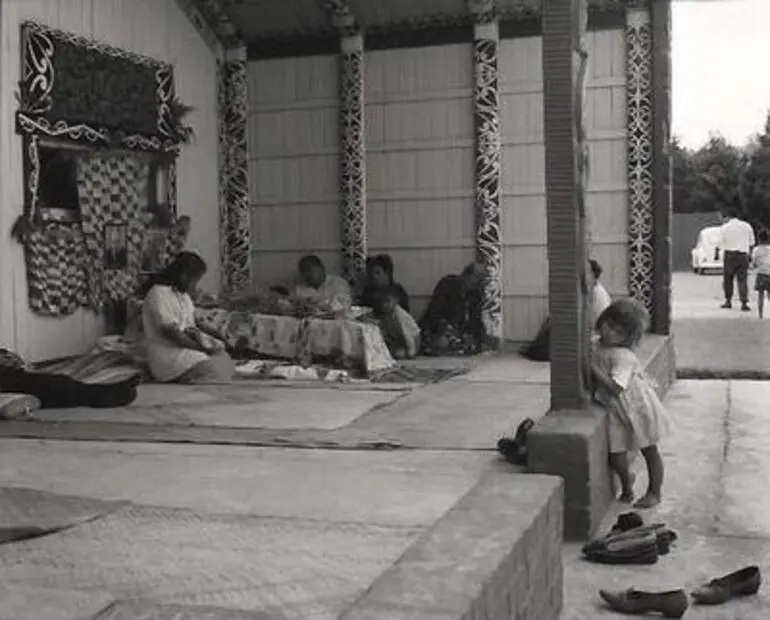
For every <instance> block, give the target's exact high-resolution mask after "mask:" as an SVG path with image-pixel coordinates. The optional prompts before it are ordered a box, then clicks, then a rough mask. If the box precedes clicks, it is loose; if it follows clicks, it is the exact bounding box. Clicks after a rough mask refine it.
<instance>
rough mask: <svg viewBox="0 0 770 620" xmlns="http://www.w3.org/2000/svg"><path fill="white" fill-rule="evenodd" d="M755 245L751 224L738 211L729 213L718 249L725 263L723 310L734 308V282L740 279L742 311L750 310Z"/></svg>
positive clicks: (721, 232) (723, 226)
mask: <svg viewBox="0 0 770 620" xmlns="http://www.w3.org/2000/svg"><path fill="white" fill-rule="evenodd" d="M754 244H755V239H754V229H753V228H752V227H751V224H749V223H748V222H745V221H744V220H742V219H741V216H740V213H739V211H738V210H737V209H731V210H730V211H729V212H728V213H727V217H726V219H725V223H724V224H722V229H721V231H720V235H719V244H718V246H717V247H718V248H719V249H720V250H721V251H722V258H723V262H724V270H723V271H724V279H723V281H722V286H723V287H724V291H725V303H724V304H722V307H723V308H732V307H733V282H734V280H735V279H736V278H737V279H738V295H739V296H740V298H741V310H743V311H744V312H748V311H749V310H750V308H749V286H748V272H749V257H750V256H751V248H752V247H753V246H754Z"/></svg>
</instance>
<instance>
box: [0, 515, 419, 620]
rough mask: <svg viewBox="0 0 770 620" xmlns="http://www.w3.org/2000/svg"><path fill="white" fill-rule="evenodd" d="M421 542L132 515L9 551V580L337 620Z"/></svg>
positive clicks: (365, 527) (302, 526) (400, 536)
mask: <svg viewBox="0 0 770 620" xmlns="http://www.w3.org/2000/svg"><path fill="white" fill-rule="evenodd" d="M421 532H422V528H414V527H394V526H379V525H369V524H358V523H330V522H324V521H313V520H304V519H274V518H259V517H246V516H209V515H200V514H198V513H195V512H192V511H189V510H180V509H162V508H149V507H131V508H128V509H126V510H122V511H120V512H118V513H114V514H112V515H110V516H108V517H106V518H104V519H100V520H98V521H92V522H90V523H87V524H84V525H82V526H80V527H77V528H72V529H69V530H67V531H64V532H61V533H59V534H57V535H56V536H49V537H45V538H38V539H35V540H29V541H25V542H21V543H18V544H14V545H5V546H3V547H0V574H2V575H3V581H4V583H5V584H6V585H9V586H11V585H19V586H24V587H36V588H40V587H45V588H58V589H62V590H89V591H90V590H100V591H106V592H109V593H110V594H112V596H114V597H115V599H116V600H131V601H141V602H145V603H152V604H157V605H183V606H197V605H202V606H212V607H220V608H229V609H236V610H238V609H240V610H249V611H259V612H262V613H266V614H270V615H273V617H275V615H278V616H279V617H280V615H283V616H284V617H286V618H291V619H294V618H296V619H300V618H301V619H306V618H317V619H318V620H326V619H328V620H332V619H336V618H337V617H338V615H339V614H340V613H341V612H342V611H343V610H344V609H346V608H347V607H348V606H349V605H350V604H351V603H352V601H353V600H355V598H356V597H357V596H358V595H359V594H360V593H361V592H362V591H363V590H365V589H366V588H367V587H369V585H370V584H371V583H372V582H373V581H374V580H375V579H376V578H377V577H378V576H379V575H380V574H382V572H384V571H385V570H386V569H387V568H388V567H390V566H391V565H392V564H393V563H394V562H395V561H396V560H397V559H398V558H399V557H400V556H401V555H402V554H403V552H404V551H405V550H406V548H407V547H408V546H409V545H410V544H411V543H412V542H413V541H414V540H415V539H416V538H417V536H418V535H419V534H420V533H421ZM108 617H109V616H108ZM118 617H120V616H118ZM129 617H130V616H129ZM140 617H141V616H140ZM145 617H147V616H145ZM149 617H150V618H153V616H149ZM156 617H157V616H156ZM172 617H173V616H172ZM183 617H184V616H183ZM219 617H222V616H219ZM160 618H163V616H160ZM204 618H205V616H204ZM214 618H218V617H217V616H214Z"/></svg>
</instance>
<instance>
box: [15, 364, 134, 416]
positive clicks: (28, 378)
mask: <svg viewBox="0 0 770 620" xmlns="http://www.w3.org/2000/svg"><path fill="white" fill-rule="evenodd" d="M0 351H2V356H1V357H2V359H0V392H7V393H13V394H27V395H29V396H34V397H35V398H37V399H38V400H39V401H40V404H41V406H42V408H43V409H69V408H72V407H100V408H107V407H125V406H127V405H130V404H131V403H132V402H134V400H136V387H137V385H139V382H140V380H141V376H140V375H139V374H137V375H136V376H133V377H130V378H128V379H125V380H123V381H120V382H118V383H107V384H98V383H83V382H81V381H77V380H76V379H73V378H72V377H68V376H66V375H58V374H52V373H46V372H34V371H29V370H27V368H26V365H25V364H24V362H23V361H21V358H19V357H18V356H17V355H15V354H14V353H12V352H10V351H7V350H5V349H0ZM0 417H3V416H1V415H0Z"/></svg>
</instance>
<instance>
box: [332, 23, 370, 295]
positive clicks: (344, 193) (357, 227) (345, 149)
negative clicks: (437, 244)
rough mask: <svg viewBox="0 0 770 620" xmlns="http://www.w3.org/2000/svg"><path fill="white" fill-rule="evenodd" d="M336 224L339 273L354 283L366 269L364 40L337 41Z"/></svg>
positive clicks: (352, 36) (356, 36)
mask: <svg viewBox="0 0 770 620" xmlns="http://www.w3.org/2000/svg"><path fill="white" fill-rule="evenodd" d="M339 88H340V97H339V99H340V225H341V236H342V239H341V241H342V273H343V275H344V276H345V278H346V279H347V280H348V281H349V282H351V284H352V283H355V282H356V281H357V280H358V279H359V278H360V277H361V276H362V275H363V274H364V272H365V270H366V254H367V238H366V145H365V142H364V37H363V35H362V34H361V33H360V32H355V33H352V34H351V33H345V34H343V35H342V38H341V42H340V85H339Z"/></svg>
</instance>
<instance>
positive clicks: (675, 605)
mask: <svg viewBox="0 0 770 620" xmlns="http://www.w3.org/2000/svg"><path fill="white" fill-rule="evenodd" d="M599 596H601V597H602V599H603V600H604V602H605V603H607V605H609V607H610V609H612V610H613V611H617V612H620V613H623V614H631V615H639V614H649V613H656V612H657V613H659V614H661V615H662V616H663V617H664V618H681V617H682V616H683V615H684V612H685V611H687V606H688V601H687V595H686V594H685V592H684V590H672V591H670V592H642V591H641V590H635V589H634V588H630V589H628V590H625V591H620V592H610V591H607V590H599Z"/></svg>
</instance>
